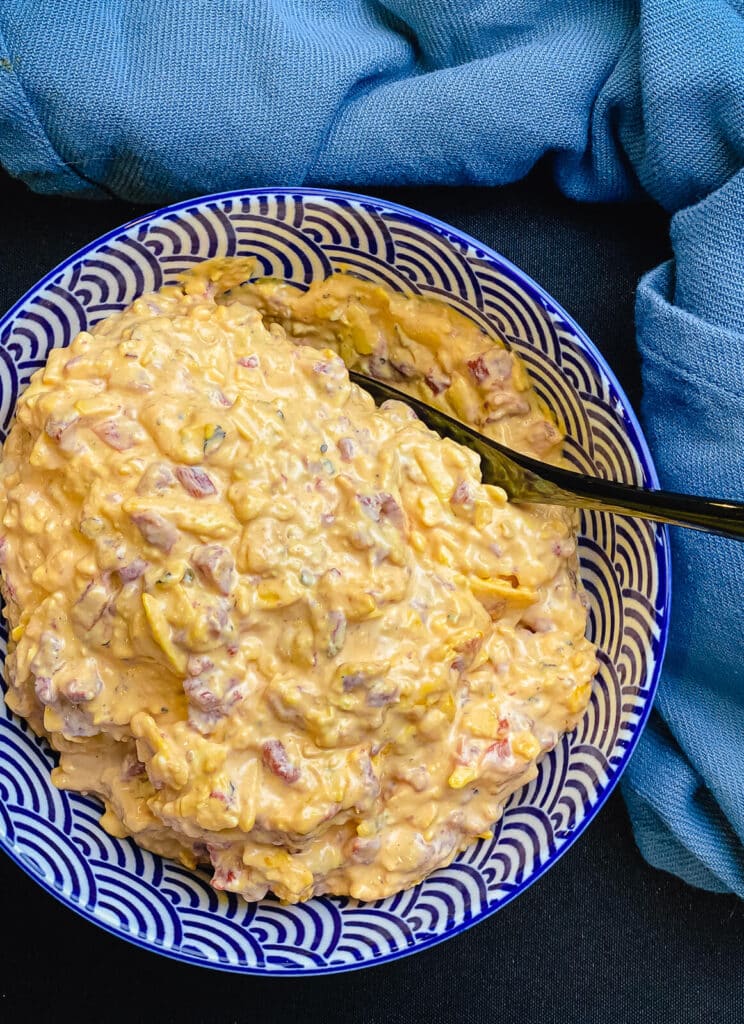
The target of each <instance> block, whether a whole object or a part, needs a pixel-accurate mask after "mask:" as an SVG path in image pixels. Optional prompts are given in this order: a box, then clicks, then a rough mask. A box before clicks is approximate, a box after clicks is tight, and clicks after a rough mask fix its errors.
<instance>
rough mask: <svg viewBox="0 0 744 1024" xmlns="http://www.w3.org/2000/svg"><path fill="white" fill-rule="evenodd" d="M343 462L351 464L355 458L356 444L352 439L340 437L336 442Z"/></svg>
mask: <svg viewBox="0 0 744 1024" xmlns="http://www.w3.org/2000/svg"><path fill="white" fill-rule="evenodd" d="M336 447H337V448H338V450H339V454H340V455H341V459H342V461H343V462H351V460H352V459H353V458H354V442H353V441H352V439H351V438H350V437H340V438H339V439H338V441H337V442H336Z"/></svg>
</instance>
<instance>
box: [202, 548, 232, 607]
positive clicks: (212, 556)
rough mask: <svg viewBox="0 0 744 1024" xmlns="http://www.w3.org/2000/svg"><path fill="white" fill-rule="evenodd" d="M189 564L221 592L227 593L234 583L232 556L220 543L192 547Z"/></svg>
mask: <svg viewBox="0 0 744 1024" xmlns="http://www.w3.org/2000/svg"><path fill="white" fill-rule="evenodd" d="M191 564H192V565H193V566H194V568H195V569H196V571H197V572H198V573H199V576H200V577H201V578H202V579H203V580H204V581H205V582H206V583H210V584H212V586H214V587H216V588H217V590H219V591H220V593H221V594H225V595H227V594H229V593H230V591H231V590H232V588H233V586H234V583H235V563H234V561H233V557H232V555H231V554H230V552H229V551H228V550H227V548H226V547H223V546H222V544H203V545H201V546H200V547H197V548H194V552H193V554H192V555H191Z"/></svg>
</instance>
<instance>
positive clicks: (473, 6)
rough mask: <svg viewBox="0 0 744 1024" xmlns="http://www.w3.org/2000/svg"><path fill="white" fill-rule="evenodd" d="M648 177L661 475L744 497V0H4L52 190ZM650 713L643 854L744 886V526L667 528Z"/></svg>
mask: <svg viewBox="0 0 744 1024" xmlns="http://www.w3.org/2000/svg"><path fill="white" fill-rule="evenodd" d="M543 156H548V158H549V159H550V161H551V163H552V168H553V173H554V176H555V179H556V182H557V183H558V185H559V186H560V188H561V189H562V190H563V191H564V192H565V193H566V194H567V195H569V196H572V197H575V198H578V199H583V200H594V201H597V200H616V199H625V198H629V197H631V196H633V195H634V194H637V193H638V192H639V191H640V190H645V191H646V192H647V193H649V194H650V195H651V196H652V197H653V198H654V199H656V200H657V201H658V202H659V203H661V204H662V205H663V206H664V207H665V208H666V209H667V210H668V211H670V212H671V213H673V214H674V216H673V219H672V243H673V248H674V260H673V261H672V262H670V263H669V264H665V265H664V266H661V267H659V268H657V269H656V270H655V271H653V272H652V273H650V274H648V275H647V276H646V277H645V278H644V279H643V280H642V281H641V284H640V287H639V290H638V301H637V329H638V344H639V347H640V350H641V353H642V356H643V360H644V385H645V399H644V407H643V416H644V423H645V426H646V430H647V433H648V436H649V440H650V443H651V446H652V449H653V453H654V456H655V460H656V463H657V466H658V468H659V472H660V475H661V478H662V483H663V484H664V485H665V486H668V487H676V488H680V489H686V490H691V491H693V490H696V491H699V492H709V493H713V494H716V493H717V494H721V495H728V496H730V497H735V498H740V499H744V397H743V396H742V383H743V379H744V170H742V168H743V167H744V0H729V2H725V0H640V2H637V3H631V2H627V0H614V2H613V0H605V2H602V0H437V2H436V3H432V2H431V0H384V2H383V0H273V2H272V3H265V2H264V0H192V2H189V3H180V4H179V3H173V2H172V0H168V2H166V0H130V2H129V3H127V4H126V5H125V4H113V3H110V2H107V0H46V2H45V0H41V2H40V0H33V2H32V0H2V3H0V163H2V164H3V166H4V167H5V168H6V169H7V170H8V171H9V172H10V173H11V174H13V175H16V176H18V177H21V178H23V179H24V180H25V181H27V182H28V184H29V185H30V186H31V187H32V188H34V189H36V190H37V191H40V192H67V193H77V194H80V195H88V196H91V197H95V196H99V197H100V196H105V195H110V194H114V195H117V196H122V197H125V198H130V199H136V200H143V201H150V202H152V201H165V200H171V199H177V198H182V197H186V196H193V195H198V194H201V193H206V192H211V191H215V190H219V189H227V188H236V187H240V186H249V185H278V184H300V183H306V184H319V183H335V184H346V185H351V186H356V187H363V186H364V185H369V184H376V185H379V184H404V183H417V184H424V183H447V184H460V185H462V184H470V183H476V182H477V183H482V184H501V183H505V182H508V181H513V180H515V179H517V178H519V177H521V176H523V175H524V174H525V173H527V171H528V170H529V169H530V168H531V167H532V166H533V165H534V164H535V163H536V161H537V160H539V159H540V158H541V157H543ZM673 544H674V574H675V577H674V578H675V597H674V608H673V622H672V633H671V639H670V645H669V652H668V656H667V661H666V667H665V672H664V677H663V680H662V684H661V687H660V692H659V698H658V703H657V711H656V712H655V714H654V716H653V718H652V721H651V724H650V726H649V727H648V728H647V730H646V732H645V734H644V736H643V738H642V740H641V743H640V745H639V748H638V750H637V752H636V754H635V755H634V757H633V759H632V761H631V763H630V766H629V768H628V770H627V772H626V775H625V780H624V790H625V795H626V799H627V802H628V806H629V808H630V811H631V815H632V818H633V823H634V827H635V833H636V837H637V839H638V842H639V845H640V847H641V850H642V851H643V853H644V854H645V856H646V857H647V859H648V860H649V861H650V862H651V863H653V864H655V865H657V866H659V867H661V868H664V869H666V870H668V871H673V872H675V873H676V874H678V875H680V876H682V877H683V878H685V879H686V880H688V881H689V882H691V883H693V884H695V885H698V886H702V887H705V888H709V889H714V890H718V891H734V892H737V893H738V894H739V895H740V896H744V658H743V657H742V650H741V642H742V635H743V633H744V598H743V597H742V593H741V587H742V580H744V547H742V546H741V545H739V544H738V543H737V542H733V541H725V540H721V539H714V538H708V537H704V536H702V535H700V534H691V533H688V532H683V531H679V530H675V531H674V537H673Z"/></svg>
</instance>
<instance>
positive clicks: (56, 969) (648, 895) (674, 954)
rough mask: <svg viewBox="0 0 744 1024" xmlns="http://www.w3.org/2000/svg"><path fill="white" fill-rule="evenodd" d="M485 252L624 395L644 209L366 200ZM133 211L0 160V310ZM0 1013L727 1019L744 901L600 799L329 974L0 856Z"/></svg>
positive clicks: (529, 186) (375, 1023)
mask: <svg viewBox="0 0 744 1024" xmlns="http://www.w3.org/2000/svg"><path fill="white" fill-rule="evenodd" d="M375 194H377V195H384V196H385V197H386V198H390V199H393V200H395V201H397V202H401V203H404V204H406V205H409V206H413V207H416V208H418V209H420V210H424V211H426V212H428V213H431V214H434V215H435V216H438V217H440V218H442V219H444V220H446V221H449V222H450V223H452V224H455V225H456V226H458V227H460V228H462V229H464V230H465V231H468V232H470V233H471V234H473V235H475V236H476V237H477V238H479V239H480V240H482V241H483V242H485V243H487V244H488V245H491V246H493V247H494V248H496V249H497V250H499V251H500V252H502V253H503V254H504V255H505V256H507V257H509V258H510V259H511V260H513V261H514V262H515V263H516V264H517V265H518V266H520V267H522V268H523V269H524V270H526V271H527V272H528V273H530V274H531V275H532V276H533V277H534V278H535V279H536V280H537V281H539V282H540V284H542V285H543V286H544V287H545V288H546V289H547V290H548V291H549V292H550V293H551V294H552V295H553V296H554V297H555V298H556V299H557V300H558V301H559V302H560V303H562V304H563V305H564V306H565V308H566V309H567V310H568V311H569V312H570V313H571V314H572V315H573V316H574V317H575V318H576V319H577V320H578V322H579V323H580V324H581V325H582V326H583V327H584V328H585V329H586V330H587V332H588V333H589V335H590V337H592V338H593V340H594V341H595V342H596V343H597V345H598V346H599V348H600V349H601V350H602V352H603V353H604V355H605V356H606V357H607V359H608V360H609V362H610V365H611V366H612V367H613V368H614V369H615V371H616V373H617V375H618V377H619V378H620V380H621V382H622V384H623V386H624V387H625V389H626V392H627V394H628V396H629V398H630V399H631V402H632V404H633V405H634V406H635V408H636V409H638V406H639V404H640V393H641V385H640V368H639V360H638V355H637V351H636V348H635V343H634V335H633V293H634V289H635V286H636V284H637V281H638V278H639V277H640V275H641V274H642V273H643V272H644V271H646V270H648V269H650V268H651V267H652V266H654V265H655V264H657V263H658V262H660V261H661V260H662V259H665V258H666V257H667V255H668V246H667V241H666V238H667V221H666V218H665V217H664V215H663V213H661V211H659V210H657V209H656V208H655V207H653V206H650V205H645V204H643V205H642V204H638V205H634V206H601V205H592V206H589V205H579V204H576V203H572V202H569V201H568V200H565V199H563V198H562V197H560V196H559V195H558V194H557V193H556V191H555V190H554V189H553V188H552V186H551V185H550V184H549V182H548V179H547V177H546V176H545V174H544V173H543V172H542V171H541V170H538V171H537V172H536V173H534V174H533V175H531V177H530V178H529V179H528V180H527V181H526V182H523V183H521V184H519V185H515V186H511V187H508V188H503V189H498V190H494V189H457V190H448V189H389V190H385V191H377V192H375ZM142 212H143V208H142V207H135V206H132V205H128V204H125V203H121V202H109V203H100V204H99V203H85V202H81V201H79V200H72V199H59V198H43V197H40V196H34V195H32V194H31V193H29V192H28V191H27V190H26V189H25V188H24V187H23V186H21V185H19V184H18V183H16V182H13V181H11V180H10V179H8V178H5V177H3V176H2V172H0V312H2V311H4V310H5V309H7V308H8V307H9V306H10V305H11V304H12V303H13V302H14V301H15V300H16V299H17V298H18V297H19V296H20V295H21V294H22V293H23V292H24V291H25V290H26V289H27V288H29V287H30V286H31V285H32V284H34V283H35V282H36V281H37V280H38V278H39V277H41V276H42V275H43V274H44V273H46V271H48V270H50V269H51V268H52V267H54V266H55V265H56V264H57V263H58V262H59V261H60V260H61V259H63V258H65V257H66V256H68V255H70V254H71V253H72V252H73V251H74V250H76V249H77V248H79V247H80V246H82V245H84V244H85V243H87V242H89V241H91V240H92V239H94V238H95V237H97V236H98V235H100V234H102V233H103V232H104V231H107V230H109V229H111V228H113V227H116V226H117V225H119V224H121V223H123V222H125V221H127V220H129V219H131V218H132V217H135V216H138V215H139V214H141V213H142ZM0 901H2V903H1V904H0V905H1V907H2V909H1V911H0V915H1V916H0V921H1V922H2V933H1V934H2V949H1V950H0V1021H2V1022H8V1024H14V1022H15V1021H26V1020H32V1021H37V1020H39V1021H41V1020H46V1021H57V1020H62V1019H65V1020H69V1019H73V1020H75V1019H76V1020H78V1021H95V1022H98V1021H118V1020H127V1021H132V1022H137V1021H148V1022H149V1021H153V1022H157V1024H168V1022H171V1021H179V1022H182V1021H183V1022H190V1021H220V1022H222V1021H224V1022H230V1021H244V1020H245V1021H252V1020H254V1019H255V1020H256V1021H260V1022H262V1024H274V1022H284V1021H287V1022H291V1024H294V1022H297V1021H309V1022H316V1021H317V1022H330V1021H353V1022H364V1024H387V1022H390V1024H393V1022H401V1024H418V1022H421V1024H445V1022H447V1024H448V1022H481V1021H484V1022H494V1024H529V1022H532V1021H536V1022H537V1021H539V1022H541V1024H553V1022H555V1024H572V1022H574V1021H576V1022H581V1024H594V1022H601V1024H605V1022H607V1024H624V1022H626V1021H627V1022H636V1021H644V1022H645V1021H651V1022H660V1024H666V1022H669V1024H687V1022H698V1021H700V1022H706V1024H707V1022H711V1024H718V1022H729V1021H731V1022H744V963H743V960H742V957H743V955H744V904H742V903H740V902H739V901H738V900H736V899H735V898H734V897H726V896H715V895H711V894H709V893H703V892H699V891H697V890H694V889H691V888H688V887H687V886H685V885H683V884H682V883H681V882H679V881H678V880H677V879H675V878H672V877H671V876H669V875H665V874H662V873H660V872H656V871H654V870H652V869H651V868H649V867H648V866H647V865H646V864H645V862H644V861H643V860H642V858H641V856H640V854H639V853H638V851H637V849H636V847H635V845H634V842H633V838H632V832H631V829H630V824H629V822H628V818H627V815H626V812H625V808H624V805H623V802H622V800H621V798H620V796H619V794H618V793H615V794H614V795H613V796H612V797H611V798H610V800H609V801H608V803H607V805H606V806H605V808H604V809H603V810H602V811H601V813H600V814H599V815H598V817H597V819H596V820H595V821H594V822H593V823H592V825H591V826H590V828H589V829H588V830H587V832H586V833H585V834H584V836H583V837H582V838H580V839H579V840H578V842H577V843H576V844H575V846H573V847H572V848H571V849H570V850H569V851H568V852H567V853H566V854H565V855H564V856H563V858H562V859H561V860H560V861H559V862H558V863H557V864H556V865H555V866H554V867H553V868H552V869H551V870H550V871H549V872H548V873H547V875H546V876H545V877H544V878H542V879H541V880H540V881H539V882H537V883H536V884H535V885H534V886H532V887H531V888H530V889H528V890H527V891H526V892H525V893H523V894H522V895H521V896H519V898H518V899H516V900H515V901H514V902H513V903H511V904H509V905H508V906H507V907H505V908H504V909H503V910H501V911H500V912H499V913H497V914H496V915H494V916H493V917H491V918H489V919H488V920H487V921H484V922H483V923H481V924H480V925H477V926H476V927H474V928H472V929H470V930H469V931H467V932H465V933H464V934H462V935H460V936H458V937H457V938H455V939H452V940H451V941H448V942H446V943H445V944H443V945H440V946H438V947H435V948H433V949H431V950H428V951H425V952H423V953H420V954H417V955H415V956H412V957H407V958H405V959H403V960H399V961H397V962H395V963H392V964H388V965H383V966H381V967H377V968H374V969H367V970H363V971H357V972H354V973H351V974H344V975H338V976H335V977H321V978H310V979H297V978H289V979H282V980H271V979H264V978H253V977H242V976H236V975H229V974H223V973H218V972H214V971H207V970H205V969H203V968H197V967H189V966H185V965H182V964H179V963H175V962H172V961H169V960H166V959H165V958H163V957H160V956H157V955H155V954H153V953H150V952H144V951H142V950H140V949H137V948H135V947H133V946H131V945H129V944H128V943H126V942H124V941H123V940H121V939H119V938H115V937H113V936H111V935H109V934H107V933H106V932H104V931H102V930H101V929H99V928H97V927H95V926H94V925H92V924H89V923H88V922H86V921H83V920H82V919H81V918H79V917H78V916H77V915H76V914H74V913H73V912H72V911H69V910H67V909H66V908H64V907H63V906H62V905H61V904H59V903H58V902H57V901H56V900H54V899H53V898H52V897H51V896H48V895H47V894H46V893H44V892H43V891H42V890H41V888H39V887H38V886H37V885H36V884H35V883H34V882H32V881H31V880H30V879H29V878H27V877H26V875H25V874H23V872H22V871H21V870H20V869H19V868H17V867H16V866H15V865H14V864H13V863H12V862H11V861H10V859H9V858H8V857H6V856H5V855H3V854H2V853H0Z"/></svg>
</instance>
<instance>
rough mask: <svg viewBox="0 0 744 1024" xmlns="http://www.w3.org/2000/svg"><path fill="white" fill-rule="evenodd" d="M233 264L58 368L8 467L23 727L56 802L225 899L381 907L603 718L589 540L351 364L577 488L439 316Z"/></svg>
mask: <svg viewBox="0 0 744 1024" xmlns="http://www.w3.org/2000/svg"><path fill="white" fill-rule="evenodd" d="M252 272H253V267H252V265H251V264H250V262H249V261H245V260H237V261H235V260H232V261H231V260H225V261H212V262H209V263H205V264H202V265H201V266H200V267H198V268H197V269H196V270H194V271H192V272H191V273H189V274H188V275H186V276H185V278H184V280H183V282H182V283H181V284H180V285H178V286H169V287H166V288H163V289H162V290H161V291H159V292H158V293H156V294H149V295H144V296H142V297H141V298H139V299H137V300H136V301H135V302H134V303H133V305H132V306H130V307H129V308H128V309H126V310H125V311H124V312H122V313H117V314H115V315H113V316H110V317H109V318H108V319H107V320H105V321H103V322H102V323H99V324H98V325H96V327H94V328H93V330H92V331H90V332H87V331H86V332H83V333H81V334H79V335H78V336H77V337H76V338H75V340H74V341H73V343H72V344H71V345H70V347H69V348H67V349H57V350H54V351H53V352H51V354H50V356H49V360H48V363H47V365H46V367H45V368H44V369H42V370H40V371H38V372H37V373H36V374H35V375H34V377H33V379H32V381H31V384H30V385H29V387H28V389H27V390H26V392H25V393H24V394H23V396H22V397H21V398H20V399H19V402H18V407H17V412H16V419H15V422H14V425H13V427H12V429H11V431H10V434H9V436H8V439H7V442H6V444H5V447H4V450H3V455H2V465H1V466H0V518H1V519H2V538H1V539H0V563H1V564H2V577H3V582H2V590H3V596H4V598H5V602H6V605H5V615H6V617H7V619H8V622H9V626H10V644H9V654H8V658H7V661H6V677H7V682H8V687H9V688H8V693H7V697H6V700H7V703H8V705H9V706H10V707H11V708H12V709H13V710H14V711H15V712H17V713H18V714H19V715H22V716H24V717H25V718H27V719H28V720H29V722H30V723H31V725H32V727H33V728H34V730H35V731H36V732H37V733H39V734H41V735H43V736H45V737H47V738H48V740H49V741H50V742H51V744H52V746H53V747H54V748H55V749H56V750H58V751H59V752H60V757H59V767H57V768H55V769H54V772H53V779H54V782H55V784H56V785H57V786H59V787H61V788H63V789H72V790H77V791H81V792H84V793H90V794H94V795H96V796H98V797H100V799H101V800H102V801H103V803H104V804H105V813H104V815H103V818H102V824H103V826H104V828H106V830H107V831H108V832H110V833H111V834H112V835H114V836H121V837H123V836H132V837H133V838H134V839H135V840H136V841H137V842H138V843H140V844H141V845H142V846H143V847H145V848H146V849H149V850H153V851H155V852H157V853H161V854H164V855H165V856H168V857H177V858H180V860H181V861H182V862H183V863H184V864H186V865H189V866H194V865H196V864H198V863H203V864H211V866H212V868H213V871H214V877H213V881H212V884H213V885H214V886H215V887H216V888H217V889H229V890H232V891H234V892H237V893H241V894H242V895H243V896H245V898H246V899H249V900H255V899H258V898H260V897H262V896H263V895H264V894H265V893H266V892H267V890H272V891H273V892H274V893H276V894H277V895H278V896H279V897H281V898H282V899H285V900H289V901H297V900H305V899H308V898H309V897H310V896H312V895H314V894H319V893H336V894H350V895H352V896H354V897H357V898H360V899H363V900H372V899H377V898H379V897H383V896H386V895H389V894H390V893H394V892H396V891H398V890H400V889H403V888H405V887H407V886H410V885H413V884H414V883H416V882H418V881H420V880H421V879H422V878H423V877H424V876H425V875H427V874H428V873H429V872H431V871H433V870H434V869H436V868H438V867H441V866H443V865H446V864H447V863H449V862H450V861H451V860H452V858H453V857H454V856H455V855H456V854H457V852H458V851H459V850H461V849H462V848H463V847H465V846H467V845H468V844H470V843H472V842H473V841H474V840H475V839H476V838H477V837H478V836H481V835H483V834H485V833H488V830H489V828H490V827H491V826H492V824H493V822H494V821H496V820H497V819H498V818H499V816H500V814H501V812H502V809H503V806H504V803H505V801H506V799H507V798H508V796H509V795H510V794H511V793H513V792H514V791H515V790H516V789H518V788H519V787H520V786H523V785H524V784H525V783H526V782H528V781H529V780H530V779H532V778H533V777H534V776H535V774H536V765H537V763H538V761H539V759H540V757H541V756H542V755H543V753H544V752H545V751H547V750H550V749H551V748H552V747H553V746H554V745H555V744H556V742H557V740H558V738H559V737H560V735H561V734H562V733H564V732H565V731H567V730H570V729H572V728H573V727H574V725H575V724H576V722H577V720H578V719H579V717H580V716H581V715H582V713H583V711H584V710H585V708H586V705H587V702H588V700H589V696H590V689H591V680H592V676H593V674H594V672H595V670H596V662H595V652H594V648H593V646H592V644H591V643H589V642H588V641H587V640H586V639H585V638H584V630H585V625H586V613H585V609H584V606H583V604H582V600H581V594H580V592H579V590H578V584H577V580H576V575H575V570H576V558H575V543H574V539H573V533H572V520H571V517H570V515H567V514H566V513H565V512H560V511H557V510H549V509H546V508H541V507H535V506H531V507H530V506H517V505H513V504H510V503H509V502H507V500H506V496H505V494H504V492H503V491H502V490H500V489H499V488H496V487H490V486H484V485H482V484H481V483H480V473H479V465H478V460H477V458H476V456H475V455H474V454H473V453H472V452H470V451H469V450H467V449H465V448H462V447H460V446H458V445H457V444H454V443H453V442H451V441H448V440H443V439H441V438H440V437H438V436H437V435H436V434H434V433H432V432H431V431H430V430H428V429H427V428H426V427H424V426H423V425H422V423H421V422H420V421H419V420H417V419H416V418H414V416H413V415H412V414H411V413H410V411H409V410H408V409H407V408H406V407H405V406H404V405H402V404H400V403H387V404H386V405H385V406H383V407H382V408H380V409H376V408H375V406H374V404H373V402H372V399H371V398H370V397H369V396H368V395H367V394H366V393H365V392H363V391H361V390H360V389H359V388H357V387H356V386H354V385H352V384H351V383H350V382H349V378H348V374H347V369H346V365H345V363H346V364H349V365H351V364H352V363H353V364H355V365H357V366H360V367H361V368H362V369H365V370H366V371H367V372H369V373H372V374H375V375H377V376H380V377H386V378H388V379H391V380H393V381H395V382H396V383H397V384H398V386H400V387H402V388H405V389H408V390H409V391H411V392H412V393H416V394H418V395H420V396H422V397H424V398H426V399H428V400H429V401H431V402H433V403H435V404H438V405H440V406H441V407H442V408H445V409H447V410H448V411H450V412H453V413H454V414H455V415H457V416H459V417H461V418H462V419H465V420H468V421H470V422H472V423H475V424H478V425H479V426H480V427H481V429H482V430H484V431H486V432H487V433H489V434H490V435H491V436H492V437H494V438H496V439H499V440H503V441H506V442H507V443H509V444H512V445H513V446H515V447H519V448H521V449H522V450H523V451H529V452H532V453H534V454H537V455H538V456H540V457H542V458H545V459H549V460H553V461H556V460H557V459H558V458H559V457H560V442H561V435H560V433H559V431H558V430H557V428H556V427H555V425H554V424H553V422H552V420H551V419H550V416H549V415H548V414H547V412H546V410H545V409H544V408H543V407H542V406H541V404H540V403H539V402H538V400H537V398H536V397H535V395H534V393H533V392H532V391H531V389H530V386H529V381H528V380H527V377H526V374H525V372H524V370H523V368H522V367H521V365H520V364H519V363H518V362H517V361H516V360H515V359H514V357H513V356H512V355H511V354H510V353H509V352H508V351H507V350H506V349H504V348H503V347H502V346H500V345H499V343H498V341H497V340H494V339H493V338H489V337H487V336H486V335H485V334H484V333H483V332H482V331H480V329H479V328H478V327H477V326H475V325H474V324H473V323H471V322H470V321H469V320H467V319H466V318H465V317H463V316H462V315H460V314H459V313H457V312H455V311H454V310H452V309H450V308H448V307H447V306H445V305H444V304H442V303H439V302H436V301H432V300H425V299H420V298H412V297H406V296H403V295H397V294H394V293H392V292H390V291H387V290H386V289H384V288H381V287H379V286H377V285H371V284H368V283H364V282H362V281H359V280H357V279H356V278H354V277H351V276H348V275H343V274H339V275H334V277H332V278H330V279H329V280H328V281H324V282H317V283H316V284H314V285H313V286H312V287H311V288H310V289H309V291H307V292H304V293H303V292H301V291H299V290H298V289H295V288H292V287H290V286H288V285H285V284H282V283H281V282H276V281H262V282H258V283H254V284H241V282H243V281H245V280H246V279H247V278H249V277H250V275H251V273H252Z"/></svg>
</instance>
